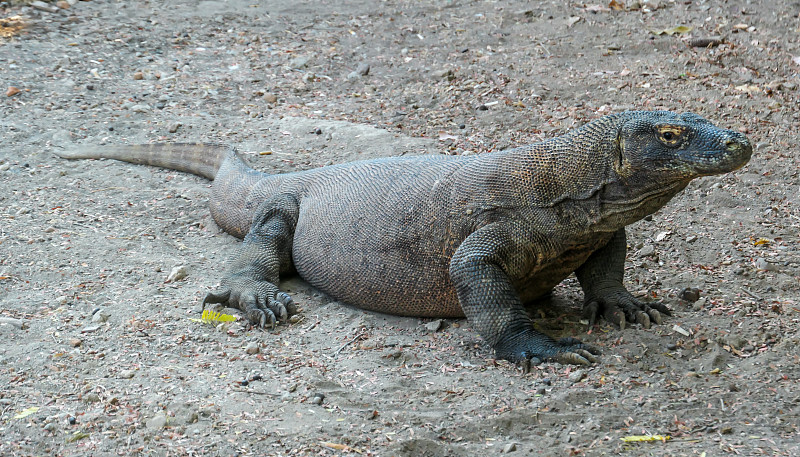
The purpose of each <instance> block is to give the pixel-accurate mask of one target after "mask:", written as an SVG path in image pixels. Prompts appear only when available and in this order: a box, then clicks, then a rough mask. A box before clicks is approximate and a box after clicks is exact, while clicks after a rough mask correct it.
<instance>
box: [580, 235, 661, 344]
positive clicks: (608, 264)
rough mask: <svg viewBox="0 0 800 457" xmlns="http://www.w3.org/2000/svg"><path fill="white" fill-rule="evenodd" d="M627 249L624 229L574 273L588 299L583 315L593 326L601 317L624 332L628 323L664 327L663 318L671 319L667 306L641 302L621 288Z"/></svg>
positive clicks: (646, 326) (586, 299) (585, 302)
mask: <svg viewBox="0 0 800 457" xmlns="http://www.w3.org/2000/svg"><path fill="white" fill-rule="evenodd" d="M627 248H628V245H627V241H626V239H625V229H624V228H621V229H619V230H617V231H616V232H615V233H614V236H613V237H612V238H611V240H610V241H609V242H608V244H606V245H605V246H603V247H602V248H600V249H598V250H597V251H595V252H594V253H592V255H591V256H589V258H588V259H587V260H586V262H584V263H583V265H581V266H580V267H579V268H578V269H577V270H575V276H577V277H578V281H580V283H581V288H582V289H583V294H584V297H585V301H584V314H585V315H586V316H587V317H588V318H589V324H590V325H594V322H595V320H596V318H597V315H598V314H600V315H602V316H603V317H604V318H605V319H606V320H607V321H609V322H612V323H614V324H617V325H619V326H620V328H623V329H624V328H625V322H626V321H627V322H636V323H639V324H642V326H643V327H645V328H650V322H651V321H652V322H655V323H656V324H660V323H661V321H662V316H661V315H662V314H664V315H667V316H670V315H671V313H670V311H669V308H667V307H666V306H664V305H662V304H661V303H646V302H643V301H640V300H639V299H637V298H636V297H634V296H633V295H631V293H630V292H628V289H626V288H625V286H624V285H622V277H623V274H624V272H625V252H626V251H627Z"/></svg>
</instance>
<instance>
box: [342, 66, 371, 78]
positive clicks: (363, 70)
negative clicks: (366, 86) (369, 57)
mask: <svg viewBox="0 0 800 457" xmlns="http://www.w3.org/2000/svg"><path fill="white" fill-rule="evenodd" d="M368 74H369V64H368V63H361V64H359V65H358V68H356V69H355V70H354V71H352V72H350V74H349V75H347V79H358V78H360V77H362V76H367V75H368Z"/></svg>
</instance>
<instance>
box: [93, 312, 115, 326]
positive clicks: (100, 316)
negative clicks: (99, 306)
mask: <svg viewBox="0 0 800 457" xmlns="http://www.w3.org/2000/svg"><path fill="white" fill-rule="evenodd" d="M109 317H111V314H108V313H107V312H105V311H99V312H96V313H94V315H93V316H92V322H94V323H95V324H102V323H103V322H108V318H109Z"/></svg>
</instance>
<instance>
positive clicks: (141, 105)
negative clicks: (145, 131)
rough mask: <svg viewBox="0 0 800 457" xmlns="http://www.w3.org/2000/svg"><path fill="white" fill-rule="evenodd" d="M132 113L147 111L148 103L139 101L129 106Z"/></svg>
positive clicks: (148, 108)
mask: <svg viewBox="0 0 800 457" xmlns="http://www.w3.org/2000/svg"><path fill="white" fill-rule="evenodd" d="M130 110H131V111H133V112H134V113H147V112H149V111H150V105H148V104H146V103H139V104H136V105H133V106H131V107H130Z"/></svg>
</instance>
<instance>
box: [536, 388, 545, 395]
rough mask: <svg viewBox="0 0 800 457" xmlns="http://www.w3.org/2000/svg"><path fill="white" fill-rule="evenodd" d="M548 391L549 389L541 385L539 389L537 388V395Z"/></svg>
mask: <svg viewBox="0 0 800 457" xmlns="http://www.w3.org/2000/svg"><path fill="white" fill-rule="evenodd" d="M546 393H547V389H545V388H544V387H539V388H538V389H536V395H544V394H546Z"/></svg>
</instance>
